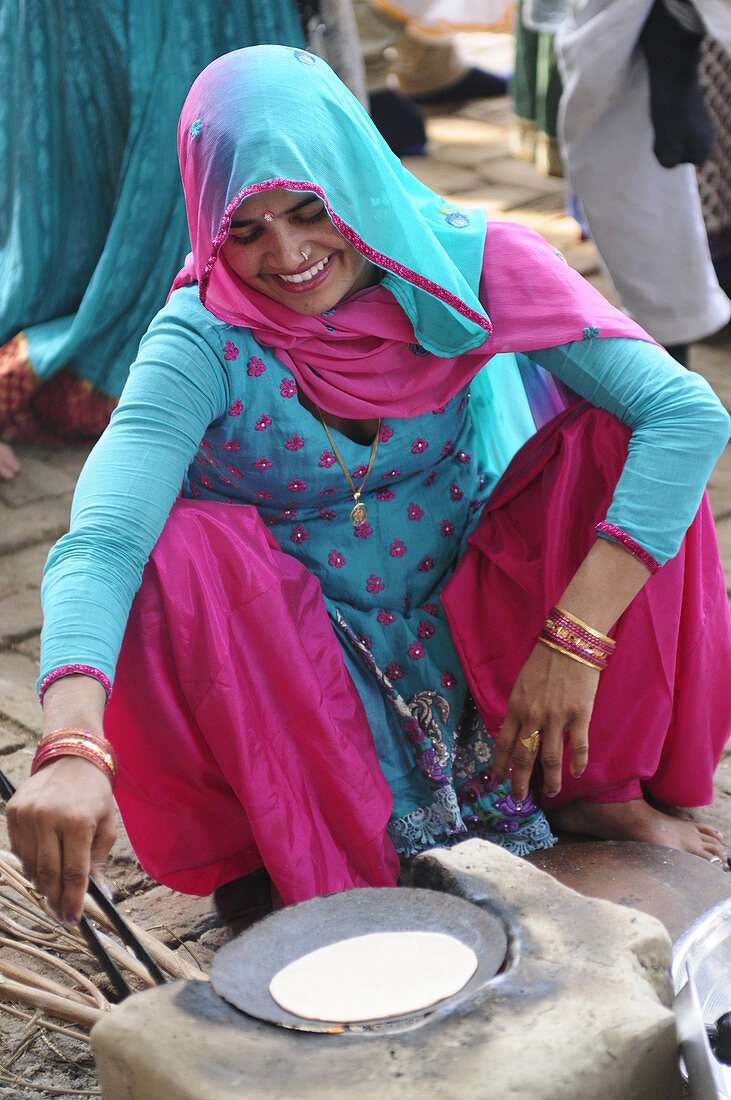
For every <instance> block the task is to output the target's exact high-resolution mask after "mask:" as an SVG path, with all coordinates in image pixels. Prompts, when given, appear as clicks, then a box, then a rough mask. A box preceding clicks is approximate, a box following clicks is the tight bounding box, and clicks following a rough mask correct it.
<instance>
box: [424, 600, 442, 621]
mask: <svg viewBox="0 0 731 1100" xmlns="http://www.w3.org/2000/svg"><path fill="white" fill-rule="evenodd" d="M421 610H422V611H426V613H427V615H433V616H434V618H435V619H437V618H439V608H438V607H437V605H436V604H435V603H423V604H422V605H421Z"/></svg>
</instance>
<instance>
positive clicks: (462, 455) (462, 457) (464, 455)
mask: <svg viewBox="0 0 731 1100" xmlns="http://www.w3.org/2000/svg"><path fill="white" fill-rule="evenodd" d="M457 458H458V459H459V461H460V462H471V461H472V455H471V454H469V453H468V452H467V451H457Z"/></svg>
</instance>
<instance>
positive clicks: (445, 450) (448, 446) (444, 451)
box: [442, 439, 454, 457]
mask: <svg viewBox="0 0 731 1100" xmlns="http://www.w3.org/2000/svg"><path fill="white" fill-rule="evenodd" d="M453 447H454V440H453V439H448V440H447V442H446V443H445V444H444V446H443V447H442V457H444V455H448V454H451V453H452V448H453Z"/></svg>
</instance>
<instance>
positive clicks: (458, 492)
mask: <svg viewBox="0 0 731 1100" xmlns="http://www.w3.org/2000/svg"><path fill="white" fill-rule="evenodd" d="M449 495H450V496H451V498H452V500H461V499H462V497H463V496H464V489H461V488H460V487H459V485H458V484H457V482H456V481H453V482H452V484H451V485H450V486H449Z"/></svg>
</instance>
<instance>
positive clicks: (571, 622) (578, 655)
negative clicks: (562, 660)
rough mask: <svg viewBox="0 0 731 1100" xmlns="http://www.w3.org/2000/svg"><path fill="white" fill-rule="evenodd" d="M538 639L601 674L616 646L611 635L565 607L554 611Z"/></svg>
mask: <svg viewBox="0 0 731 1100" xmlns="http://www.w3.org/2000/svg"><path fill="white" fill-rule="evenodd" d="M538 640H539V642H543V644H544V645H547V646H549V647H550V648H551V649H557V650H558V651H559V653H565V654H566V656H567V657H570V658H571V659H572V660H573V661H578V662H579V663H580V664H582V665H589V667H590V668H595V669H597V670H598V671H599V672H603V671H604V669H605V668H606V667H607V662H608V661H609V658H610V657H611V655H612V653H613V651H614V646H615V644H616V643H615V642H614V640H613V639H612V638H610V637H609V636H608V635H607V634H602V632H601V631H600V630H595V629H594V627H592V626H589V625H588V624H587V623H585V622H583V621H582V620H581V619H577V618H576V616H575V615H572V614H571V613H570V612H569V611H565V610H564V608H562V607H552V608H551V610H550V611H549V613H548V618H547V619H546V621H545V623H544V626H543V630H542V631H541V633H540V636H539V638H538Z"/></svg>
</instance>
